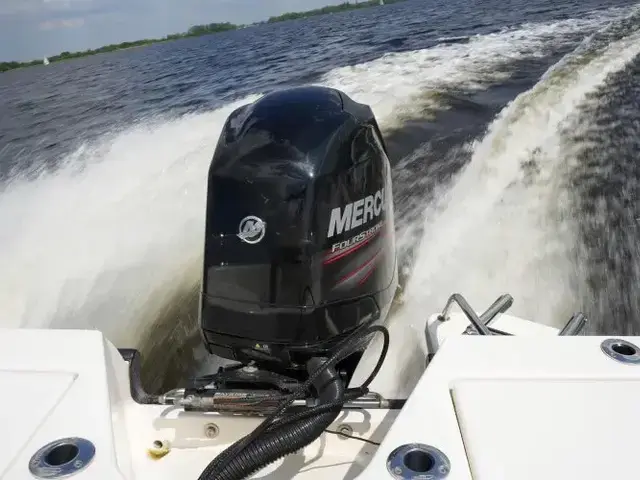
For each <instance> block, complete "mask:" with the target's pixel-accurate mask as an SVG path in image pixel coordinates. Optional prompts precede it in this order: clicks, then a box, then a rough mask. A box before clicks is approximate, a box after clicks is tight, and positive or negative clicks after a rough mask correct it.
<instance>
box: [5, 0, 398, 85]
mask: <svg viewBox="0 0 640 480" xmlns="http://www.w3.org/2000/svg"><path fill="white" fill-rule="evenodd" d="M402 1H404V0H384V2H381V1H380V0H368V1H361V2H359V3H349V2H345V3H342V4H340V5H330V6H327V7H322V8H317V9H314V10H307V11H305V12H290V13H285V14H283V15H278V16H275V17H270V18H269V19H268V20H266V21H262V22H257V23H252V24H250V25H235V24H233V23H229V22H225V23H210V24H208V25H194V26H192V27H191V28H189V30H187V31H186V32H184V33H174V34H171V35H167V36H165V37H163V38H149V39H144V40H136V41H133V42H122V43H118V44H111V45H105V46H103V47H100V48H96V49H93V50H84V51H81V52H62V53H59V54H58V55H53V56H51V57H48V60H49V62H50V63H54V62H60V61H64V60H70V59H72V58H81V57H88V56H91V55H97V54H99V53H107V52H115V51H118V50H126V49H129V48H135V47H143V46H147V45H153V44H156V43H164V42H170V41H172V40H178V39H181V38H189V37H202V36H204V35H211V34H214V33H220V32H228V31H230V30H239V29H241V28H251V27H255V26H258V25H262V24H265V23H277V22H285V21H288V20H296V19H300V18H308V17H315V16H318V15H327V14H330V13H336V12H344V11H348V10H357V9H361V8H371V7H377V6H383V5H388V4H392V3H398V2H402ZM43 63H44V58H43V59H42V60H32V61H30V62H0V73H2V72H6V71H9V70H14V69H17V68H25V67H32V66H36V65H42V64H43Z"/></svg>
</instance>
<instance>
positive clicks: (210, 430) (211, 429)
mask: <svg viewBox="0 0 640 480" xmlns="http://www.w3.org/2000/svg"><path fill="white" fill-rule="evenodd" d="M219 433H220V429H219V428H218V426H217V425H216V424H215V423H208V424H207V425H205V427H204V434H205V435H206V436H207V438H216V437H217V436H218V434H219Z"/></svg>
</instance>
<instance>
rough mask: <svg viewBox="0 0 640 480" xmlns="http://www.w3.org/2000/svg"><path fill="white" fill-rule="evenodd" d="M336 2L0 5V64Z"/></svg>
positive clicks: (25, 0)
mask: <svg viewBox="0 0 640 480" xmlns="http://www.w3.org/2000/svg"><path fill="white" fill-rule="evenodd" d="M335 3H342V0H0V62H2V61H11V60H17V61H25V60H34V59H39V58H42V57H44V56H51V55H55V54H57V53H60V52H63V51H69V52H72V51H78V50H86V49H88V48H97V47H100V46H102V45H107V44H110V43H120V42H124V41H130V40H139V39H142V38H150V37H162V36H164V35H166V34H168V33H178V32H184V31H186V30H187V29H188V28H189V27H190V26H191V25H196V24H205V23H213V22H225V21H228V22H231V23H252V22H256V21H260V20H265V19H267V18H268V17H270V16H272V15H279V14H281V13H285V12H293V11H301V10H309V9H312V8H317V7H320V6H324V5H330V4H335Z"/></svg>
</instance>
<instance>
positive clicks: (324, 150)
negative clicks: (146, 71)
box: [200, 87, 397, 371]
mask: <svg viewBox="0 0 640 480" xmlns="http://www.w3.org/2000/svg"><path fill="white" fill-rule="evenodd" d="M205 235H206V237H205V254H204V272H203V282H202V296H201V306H200V308H201V312H200V321H201V328H202V334H203V338H204V340H205V344H206V346H207V348H208V350H209V351H210V352H211V353H214V354H216V355H218V356H221V357H224V358H227V359H233V360H238V361H241V362H243V363H246V362H249V361H255V362H256V363H257V364H259V365H260V364H262V365H268V366H269V368H270V369H271V370H287V371H288V370H296V369H300V370H303V369H304V368H305V362H306V361H307V360H308V359H309V358H311V357H315V356H319V355H322V354H323V352H325V351H326V350H327V349H329V348H330V347H331V346H332V345H334V344H335V342H337V341H339V340H340V339H341V338H343V337H344V336H345V335H347V334H349V333H350V332H352V331H353V330H354V329H356V328H358V327H359V326H362V325H365V324H368V323H371V322H373V321H376V320H378V319H380V318H384V317H385V316H386V314H387V313H388V310H389V307H390V305H391V302H392V300H393V297H394V294H395V291H396V288H397V265H396V250H395V230H394V217H393V196H392V186H391V169H390V165H389V160H388V158H387V154H386V149H385V146H384V143H383V140H382V136H381V134H380V130H379V128H378V125H377V123H376V120H375V118H374V115H373V112H372V111H371V109H370V108H369V107H368V106H366V105H361V104H358V103H356V102H354V101H353V100H351V99H350V98H349V97H348V96H346V95H345V94H344V93H342V92H339V91H337V90H334V89H330V88H324V87H302V88H294V89H290V90H284V91H279V92H275V93H272V94H269V95H266V96H264V97H262V98H260V99H259V100H257V101H256V102H254V103H251V104H249V105H246V106H243V107H241V108H239V109H237V110H235V111H234V112H233V113H232V114H231V115H230V117H229V118H228V120H227V122H226V123H225V125H224V127H223V130H222V133H221V135H220V140H219V142H218V145H217V148H216V151H215V154H214V156H213V160H212V162H211V165H210V168H209V178H208V194H207V214H206V234H205Z"/></svg>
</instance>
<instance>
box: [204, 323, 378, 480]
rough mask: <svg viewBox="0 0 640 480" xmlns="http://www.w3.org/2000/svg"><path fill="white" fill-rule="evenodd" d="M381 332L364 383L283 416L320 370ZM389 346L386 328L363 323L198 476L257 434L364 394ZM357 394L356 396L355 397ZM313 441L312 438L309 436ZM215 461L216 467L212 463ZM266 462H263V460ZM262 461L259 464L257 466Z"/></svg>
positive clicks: (219, 464) (237, 451)
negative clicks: (376, 353)
mask: <svg viewBox="0 0 640 480" xmlns="http://www.w3.org/2000/svg"><path fill="white" fill-rule="evenodd" d="M376 332H382V334H383V336H384V343H383V349H382V352H381V355H380V358H379V360H378V363H377V364H376V366H375V368H374V370H373V372H372V373H371V375H369V377H368V378H367V380H365V382H364V383H363V385H362V387H360V388H357V389H349V390H348V391H346V392H343V393H342V395H341V398H340V399H339V400H335V401H332V402H329V403H328V404H324V405H318V406H316V407H311V408H310V409H308V410H306V411H303V412H299V413H297V414H293V415H290V416H289V417H282V415H283V414H284V413H285V412H286V410H287V409H288V408H289V407H290V406H291V403H293V401H294V400H296V399H297V398H298V397H299V396H301V395H303V394H306V392H307V391H308V390H309V388H310V387H311V386H312V385H313V384H314V382H315V381H316V380H317V379H318V377H320V376H321V375H323V374H326V372H327V370H329V369H332V368H333V367H334V366H335V365H336V364H337V363H338V362H340V361H341V360H342V359H344V358H346V357H347V356H349V355H351V354H352V353H353V352H355V351H357V350H359V349H360V347H361V343H365V342H366V340H367V338H368V337H369V336H370V335H372V334H374V333H376ZM388 347H389V332H388V331H387V329H386V328H384V327H383V326H381V325H373V326H369V327H364V328H362V329H358V330H356V331H355V332H353V333H352V334H351V335H349V336H347V337H345V338H344V339H342V340H341V341H340V342H339V343H338V344H337V345H336V346H335V347H334V348H333V349H332V352H333V353H331V355H330V357H329V358H328V359H326V360H325V361H324V362H323V363H322V364H321V365H320V366H318V367H317V368H316V369H315V370H313V372H312V373H311V374H310V375H309V378H308V379H307V380H306V381H305V382H304V383H302V384H301V385H300V386H298V387H297V388H296V389H295V390H294V391H293V392H292V393H291V394H290V395H288V396H287V397H285V399H284V400H283V401H282V402H281V403H280V405H279V406H278V408H277V409H276V410H275V411H274V412H273V413H272V414H271V415H269V416H268V417H267V418H266V419H265V420H264V422H262V423H261V424H260V425H258V427H257V428H256V429H254V430H253V431H252V432H251V433H250V434H248V435H247V436H245V437H243V438H241V439H240V440H238V441H237V442H236V443H234V444H233V445H231V446H230V447H228V448H227V449H226V450H224V451H223V452H222V453H221V454H220V455H218V456H217V457H216V458H215V459H214V460H213V461H212V462H211V463H210V464H209V465H208V466H207V468H206V469H205V471H204V472H203V474H202V475H201V476H200V478H201V479H207V478H212V477H211V475H212V474H214V473H215V472H221V471H223V470H224V469H225V468H227V466H228V465H229V461H231V459H233V458H235V457H236V456H237V455H238V454H240V452H242V451H243V450H245V449H247V448H249V447H250V446H251V445H252V443H253V442H254V441H255V440H256V439H257V438H258V437H260V435H263V434H267V435H273V434H274V433H275V431H276V430H278V429H280V428H282V427H283V426H285V425H290V424H294V423H295V422H299V421H302V420H303V419H305V418H306V417H309V416H315V415H321V414H322V413H328V412H332V411H336V414H337V411H339V410H340V409H341V408H342V406H343V405H344V403H345V401H347V399H348V398H351V397H352V396H355V395H357V396H358V397H359V396H361V395H362V394H363V392H366V391H368V388H367V387H368V385H369V384H370V383H371V382H372V381H373V379H374V378H375V376H376V375H377V374H378V372H379V370H380V368H381V367H382V364H383V363H384V359H385V357H386V354H387V351H388ZM354 398H357V397H354ZM311 441H313V439H312V440H311ZM214 465H215V467H214ZM265 465H266V464H265ZM265 465H261V466H260V468H262V467H264V466H265Z"/></svg>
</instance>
